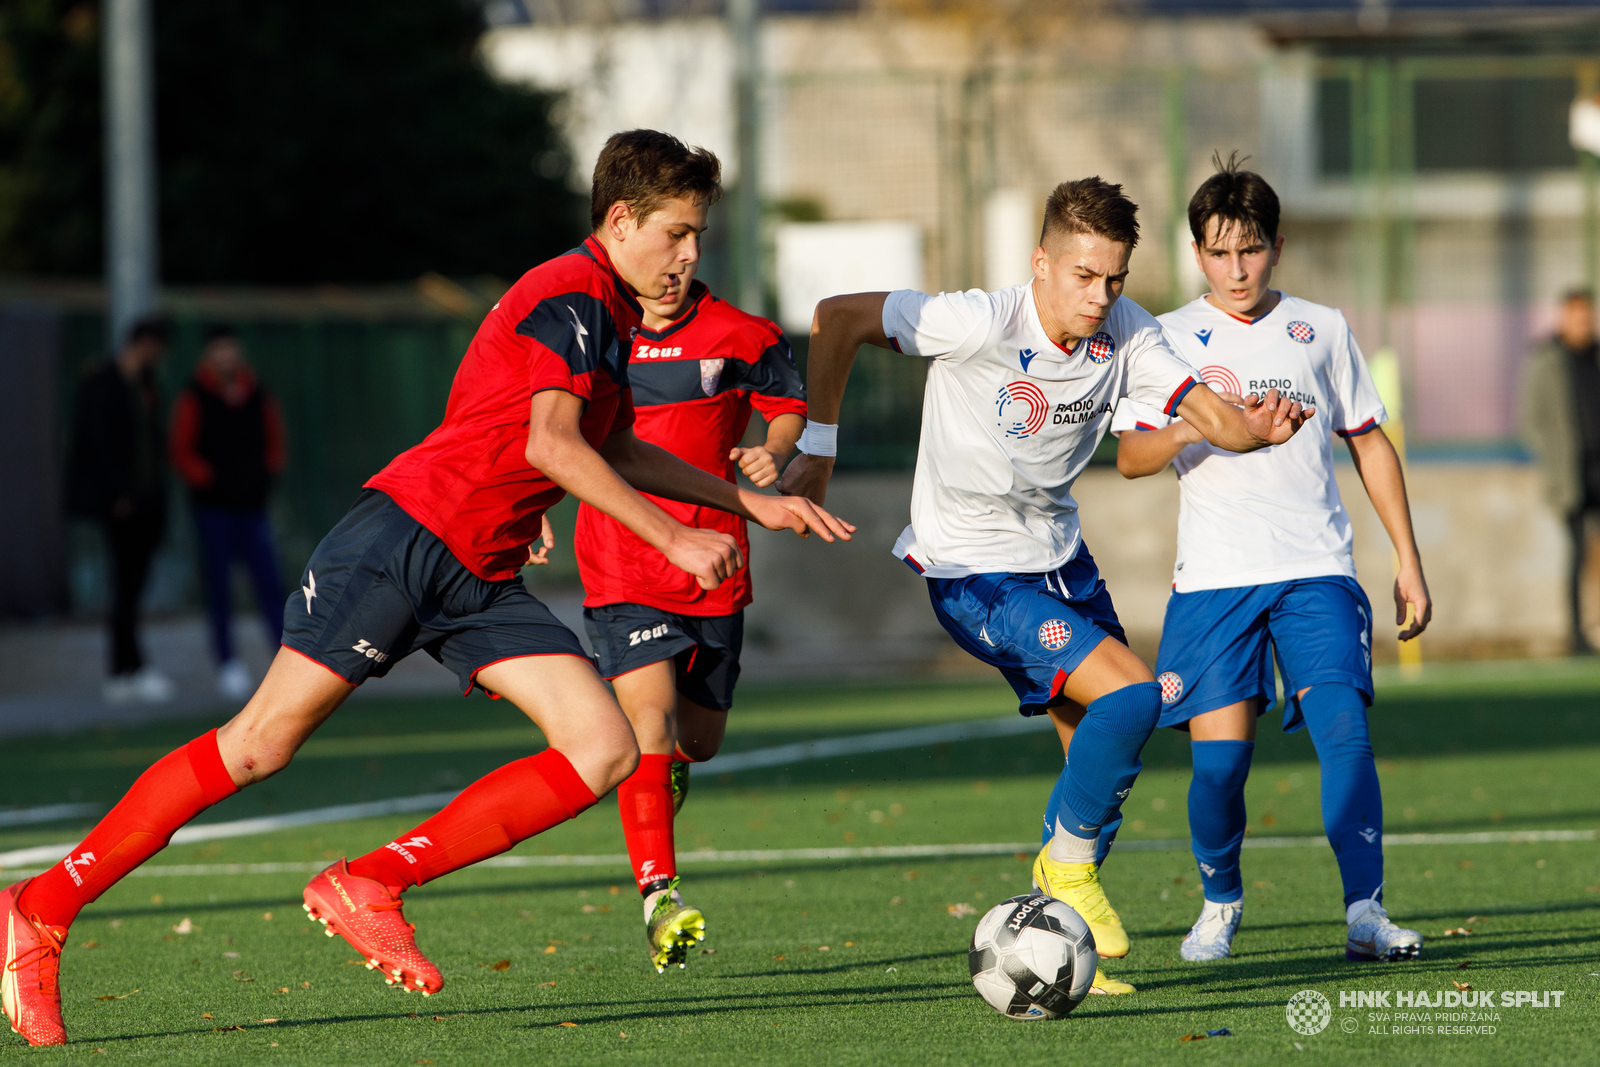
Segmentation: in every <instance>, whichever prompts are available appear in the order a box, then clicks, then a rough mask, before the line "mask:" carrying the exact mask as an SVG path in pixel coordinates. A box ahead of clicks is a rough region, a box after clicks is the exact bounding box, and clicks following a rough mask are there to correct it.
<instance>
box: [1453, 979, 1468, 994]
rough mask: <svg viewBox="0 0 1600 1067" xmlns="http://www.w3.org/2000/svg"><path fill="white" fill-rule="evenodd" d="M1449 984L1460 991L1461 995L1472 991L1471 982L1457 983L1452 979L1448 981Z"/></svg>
mask: <svg viewBox="0 0 1600 1067" xmlns="http://www.w3.org/2000/svg"><path fill="white" fill-rule="evenodd" d="M1450 984H1451V985H1453V986H1455V987H1456V988H1457V989H1459V990H1461V991H1462V992H1463V993H1468V992H1471V991H1472V983H1471V982H1458V981H1456V980H1455V979H1454V978H1452V979H1450Z"/></svg>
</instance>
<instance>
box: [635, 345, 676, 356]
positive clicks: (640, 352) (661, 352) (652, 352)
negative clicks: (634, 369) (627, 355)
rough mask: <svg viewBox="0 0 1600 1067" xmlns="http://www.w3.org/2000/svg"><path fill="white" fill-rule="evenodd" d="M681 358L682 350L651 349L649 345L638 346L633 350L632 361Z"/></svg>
mask: <svg viewBox="0 0 1600 1067" xmlns="http://www.w3.org/2000/svg"><path fill="white" fill-rule="evenodd" d="M682 356H683V349H682V348H652V347H650V346H649V345H640V346H639V347H638V348H636V349H634V350H633V358H634V359H680V358H682Z"/></svg>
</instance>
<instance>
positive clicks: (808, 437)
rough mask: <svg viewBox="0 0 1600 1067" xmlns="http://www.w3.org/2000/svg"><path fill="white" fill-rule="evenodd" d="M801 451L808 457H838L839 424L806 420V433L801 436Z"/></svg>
mask: <svg viewBox="0 0 1600 1067" xmlns="http://www.w3.org/2000/svg"><path fill="white" fill-rule="evenodd" d="M799 448H800V451H802V452H804V453H805V454H806V455H808V456H837V455H838V454H839V424H838V423H836V422H812V421H811V420H810V419H807V420H806V428H805V432H804V433H802V434H801V435H800V443H799Z"/></svg>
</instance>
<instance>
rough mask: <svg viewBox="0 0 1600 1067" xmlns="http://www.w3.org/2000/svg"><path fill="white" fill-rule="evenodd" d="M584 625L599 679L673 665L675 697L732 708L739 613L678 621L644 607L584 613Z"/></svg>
mask: <svg viewBox="0 0 1600 1067" xmlns="http://www.w3.org/2000/svg"><path fill="white" fill-rule="evenodd" d="M583 625H584V628H585V629H586V630H588V631H589V643H590V644H591V645H593V646H594V658H595V664H596V666H598V667H599V668H600V675H601V677H603V678H616V677H618V676H620V675H624V674H627V673H628V672H629V671H636V670H638V669H639V668H640V667H648V666H650V664H652V663H660V662H661V661H662V660H666V659H670V660H672V661H673V668H674V673H675V674H676V676H677V684H678V693H679V694H680V695H682V696H683V697H684V698H685V699H687V700H692V701H694V702H695V703H696V704H699V705H700V706H701V707H703V708H713V709H715V710H717V711H727V710H728V709H729V708H731V707H733V687H734V686H735V685H736V684H737V683H738V681H739V653H740V652H741V651H742V650H743V648H744V612H743V611H736V612H734V613H733V614H732V615H678V614H675V613H674V612H670V611H664V610H662V609H661V608H652V607H646V606H645V605H643V604H607V605H605V606H604V607H599V608H584V609H583Z"/></svg>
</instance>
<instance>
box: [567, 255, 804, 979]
mask: <svg viewBox="0 0 1600 1067" xmlns="http://www.w3.org/2000/svg"><path fill="white" fill-rule="evenodd" d="M639 304H640V307H641V308H642V309H643V312H644V315H643V325H642V328H641V329H640V330H639V332H638V333H637V334H636V335H635V336H634V339H633V353H632V355H631V356H630V358H629V362H628V379H629V381H630V382H632V384H633V404H634V410H635V419H636V420H637V421H636V422H635V423H634V432H635V433H637V434H638V435H639V439H640V440H641V441H648V442H650V443H651V444H655V445H659V446H660V447H662V448H664V449H666V450H667V451H669V452H671V453H672V454H673V455H675V456H677V457H679V458H680V459H684V460H687V461H688V462H690V463H692V464H694V465H695V466H696V467H698V468H700V469H701V470H703V471H707V472H709V473H711V474H715V475H716V476H717V477H719V478H724V479H726V480H727V481H729V482H732V481H733V480H734V474H735V472H736V471H743V472H744V474H745V476H746V477H748V478H749V479H750V481H751V482H752V483H754V484H755V485H756V486H758V487H765V486H768V485H771V484H772V483H773V482H775V481H777V479H778V468H779V467H780V466H781V465H782V464H783V462H784V460H786V459H787V458H788V457H789V455H790V454H791V453H793V451H794V448H795V442H796V441H797V440H799V437H800V431H801V430H803V429H804V428H805V415H806V401H805V386H804V384H803V383H802V382H801V380H800V373H799V371H797V370H796V369H795V365H794V357H793V356H792V355H791V354H790V352H789V342H788V341H787V340H786V339H785V338H784V336H783V332H782V331H781V330H780V329H779V328H778V326H777V324H776V323H773V322H769V321H768V320H766V319H763V318H758V317H757V316H755V315H749V314H746V313H745V312H743V311H740V310H739V309H738V308H736V307H734V306H733V305H732V304H729V303H727V302H725V301H722V300H718V299H717V298H716V297H714V296H712V295H711V293H710V292H709V291H707V289H706V287H705V285H703V284H702V283H700V282H698V281H696V282H693V283H692V284H690V285H686V286H683V287H682V288H680V290H679V291H677V292H674V293H669V294H667V295H666V296H665V297H663V298H661V299H659V300H650V299H646V298H641V299H640V301H639ZM752 409H754V410H755V411H757V412H760V414H761V416H762V418H763V419H765V420H766V423H767V436H766V441H765V443H763V444H760V445H755V446H752V447H749V448H741V447H739V442H740V441H742V440H743V439H744V435H745V428H746V427H747V426H748V425H749V423H750V413H751V410H752ZM651 499H652V501H653V502H654V503H655V504H657V505H658V506H660V507H661V508H662V510H664V511H666V512H667V513H668V514H670V515H671V516H672V517H673V518H675V519H677V520H678V521H679V522H681V523H683V524H684V525H685V526H693V527H697V528H701V529H708V530H718V531H721V532H722V533H725V534H728V535H729V536H731V537H733V538H734V540H735V541H736V542H737V543H738V545H739V550H740V552H742V553H744V554H745V557H746V558H747V559H748V558H749V552H750V535H749V533H748V531H747V530H746V528H745V521H744V519H742V518H740V517H739V516H738V515H733V514H730V513H729V512H726V511H718V510H716V509H715V508H706V507H699V506H696V505H694V504H682V503H678V502H676V501H670V500H658V499H655V498H651ZM574 539H575V542H576V545H577V557H578V573H579V574H580V576H581V577H582V578H583V586H584V590H585V592H586V594H587V595H586V596H585V598H584V602H583V603H584V609H583V616H584V624H585V628H586V629H587V630H588V632H589V643H590V645H591V646H593V648H594V650H595V659H596V662H597V664H598V666H599V668H600V674H601V676H602V677H605V678H608V679H610V681H611V684H612V686H613V688H614V689H615V690H616V694H617V701H618V703H620V704H621V705H622V710H623V712H624V713H625V714H626V715H627V716H628V721H629V722H630V723H632V724H633V732H634V736H635V737H636V738H638V740H639V751H640V753H641V754H640V756H639V769H638V770H636V771H634V772H633V774H632V776H630V777H629V778H628V780H627V781H625V782H623V783H622V784H621V785H620V786H618V787H617V806H618V809H619V810H620V812H621V814H622V830H623V834H624V836H625V837H626V838H627V842H628V856H629V858H630V859H631V860H632V862H633V871H634V877H635V878H636V880H637V881H638V884H639V892H640V893H641V894H643V896H644V919H645V939H646V941H647V943H648V944H649V947H650V958H651V961H652V962H653V963H654V964H655V965H656V970H657V971H658V972H659V971H662V970H665V969H666V966H667V964H669V963H676V964H678V966H680V967H682V966H684V963H685V961H686V959H687V955H688V949H689V946H690V945H692V944H693V943H694V942H695V941H696V940H701V939H703V938H704V936H705V916H704V915H703V914H702V913H701V912H700V909H698V908H695V907H692V906H690V905H686V904H685V903H684V902H683V898H682V896H681V895H680V894H679V892H678V876H677V860H676V853H675V849H674V843H673V834H672V822H673V817H674V816H675V815H676V814H677V811H678V809H679V808H681V807H682V805H683V797H684V794H685V793H686V792H687V790H688V783H689V776H688V768H689V764H690V763H691V762H700V761H702V760H708V759H710V758H711V757H712V756H714V755H716V753H717V749H718V747H719V746H720V745H721V744H722V735H723V731H724V730H725V729H726V727H727V722H728V709H729V708H731V707H732V706H733V687H734V683H735V682H737V681H738V679H739V652H740V649H741V647H742V645H743V643H744V609H745V607H746V606H747V605H748V604H749V603H750V598H751V590H750V570H749V568H748V567H746V568H745V569H744V570H741V571H739V572H738V573H737V574H735V575H734V576H733V577H731V578H729V579H728V580H727V581H725V582H723V583H722V584H721V585H719V586H717V587H716V588H715V589H705V588H702V587H701V586H700V585H699V584H697V583H696V582H695V581H694V579H693V578H691V577H690V576H689V575H687V574H685V573H684V572H683V571H681V570H679V569H678V568H676V567H674V566H673V565H672V564H671V563H670V562H669V561H668V560H667V558H666V557H665V556H664V555H662V554H661V553H660V552H659V551H658V550H656V549H655V548H652V547H651V546H650V545H649V544H647V543H646V542H645V541H643V540H642V539H640V538H639V536H638V535H637V534H634V533H633V532H632V531H630V530H629V529H628V528H627V527H626V526H624V525H622V524H621V523H619V522H617V521H616V520H615V519H613V518H611V517H610V516H608V515H606V514H605V513H604V512H602V511H600V510H599V509H597V508H593V507H590V506H589V505H588V504H582V505H580V506H579V508H578V525H577V531H576V534H575V538H574Z"/></svg>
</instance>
